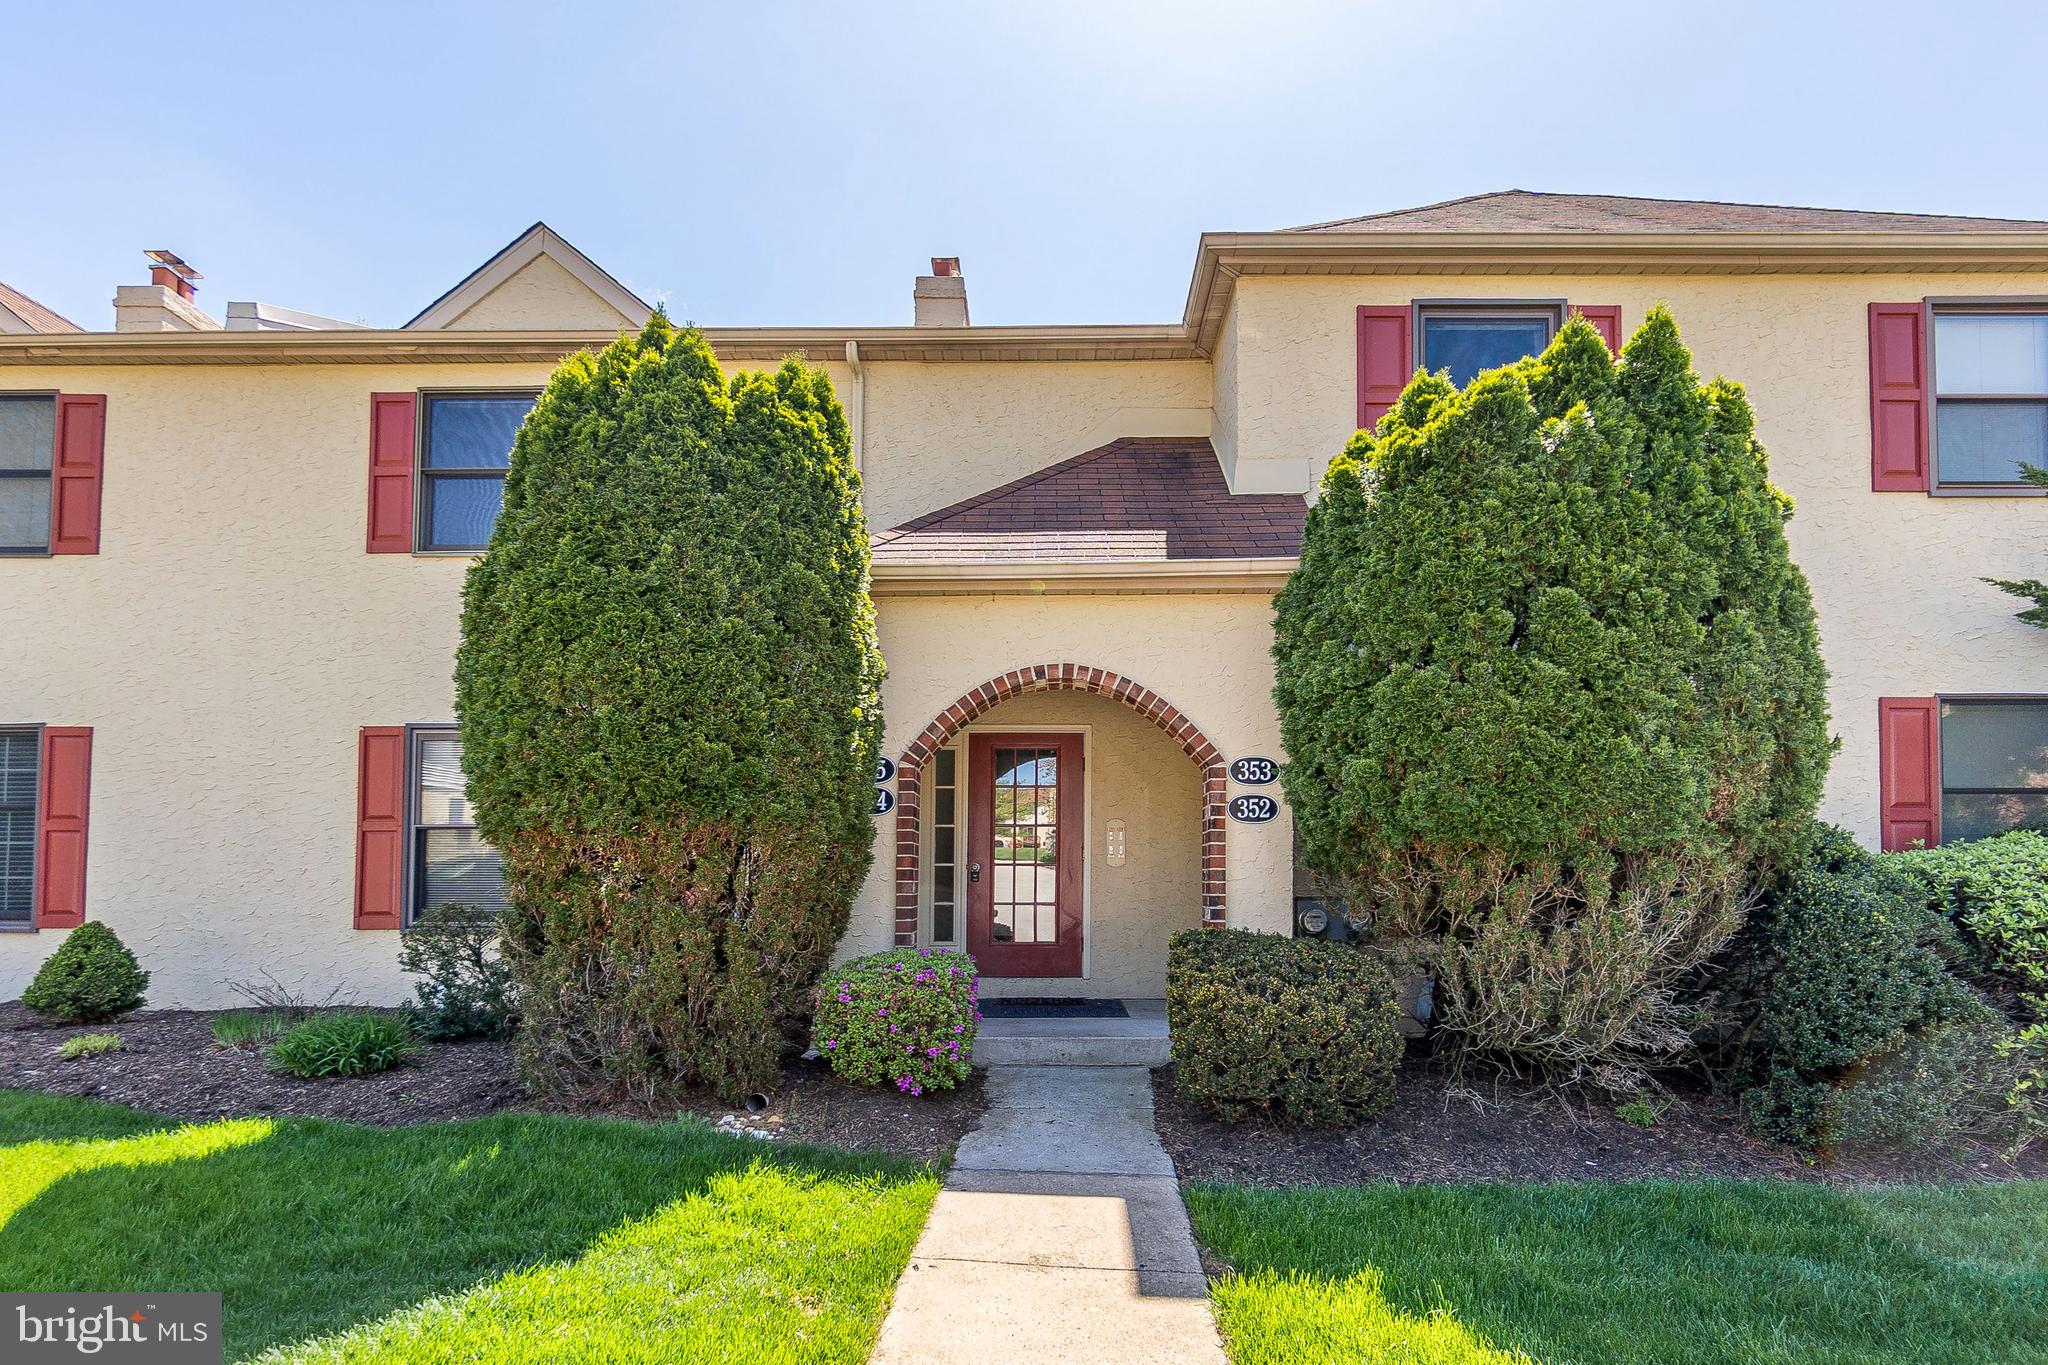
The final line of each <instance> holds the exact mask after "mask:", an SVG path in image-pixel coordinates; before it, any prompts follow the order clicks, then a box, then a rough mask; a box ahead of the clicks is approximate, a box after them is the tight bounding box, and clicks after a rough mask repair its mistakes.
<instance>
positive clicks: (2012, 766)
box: [1941, 697, 2048, 843]
mask: <svg viewBox="0 0 2048 1365" xmlns="http://www.w3.org/2000/svg"><path fill="white" fill-rule="evenodd" d="M2011 829H2048V699H2006V698H1989V697H1987V698H1982V699H1954V700H1951V699H1949V698H1943V699H1942V702H1941V839H1942V842H1943V843H1953V842H1956V841H1959V840H1963V839H1982V838H1984V837H1985V836H1986V835H1991V834H2003V833H2004V832H2005V831H2007V830H2011Z"/></svg>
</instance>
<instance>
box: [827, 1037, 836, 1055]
mask: <svg viewBox="0 0 2048 1365" xmlns="http://www.w3.org/2000/svg"><path fill="white" fill-rule="evenodd" d="M838 1046H839V1040H838V1039H837V1038H827V1039H826V1040H825V1050H826V1051H827V1052H830V1051H831V1050H832V1049H833V1048H835V1047H838Z"/></svg>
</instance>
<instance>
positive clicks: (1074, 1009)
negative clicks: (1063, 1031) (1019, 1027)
mask: <svg viewBox="0 0 2048 1365" xmlns="http://www.w3.org/2000/svg"><path fill="white" fill-rule="evenodd" d="M981 1017H982V1018H984V1019H1128V1018H1130V1017H1131V1016H1130V1011H1128V1010H1126V1009H1125V1008H1124V1002H1123V1001H1121V1000H1034V999H1031V998H1029V997H1025V998H1022V999H1020V998H1018V997H1015V996H1011V997H1007V998H1005V999H1002V1000H984V1001H982V1002H981Z"/></svg>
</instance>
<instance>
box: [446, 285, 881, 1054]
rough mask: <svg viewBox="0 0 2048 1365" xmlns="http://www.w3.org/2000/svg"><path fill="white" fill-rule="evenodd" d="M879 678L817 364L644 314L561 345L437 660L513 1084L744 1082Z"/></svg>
mask: <svg viewBox="0 0 2048 1365" xmlns="http://www.w3.org/2000/svg"><path fill="white" fill-rule="evenodd" d="M881 678H882V662H881V656H880V653H879V651H878V649H877V646H876V642H875V627H874V609H873V605H872V603H871V602H870V600H869V597H868V541H867V530H866V526H865V523H864V522H863V520H862V516H861V511H860V504H859V487H858V479H857V476H856V475H855V473H854V470H853V466H852V462H851V458H850V452H849V443H848V434H847V425H846V419H845V415H844V413H843V412H842V410H841V408H840V406H839V403H838V401H837V399H836V398H835V397H834V396H833V393H832V387H831V384H830V381H829V380H828V379H827V378H826V376H825V374H824V372H823V371H822V370H817V369H810V368H806V367H805V366H804V365H802V364H800V363H799V362H797V361H795V360H789V361H786V362H784V364H783V365H782V367H781V369H780V370H778V371H776V372H775V373H773V374H761V373H741V374H736V375H734V376H732V377H731V378H730V379H727V378H726V376H725V375H724V374H723V373H721V371H720V370H719V367H718V363H717V361H716V360H715V359H714V358H713V356H712V353H711V349H710V347H709V346H708V345H707V344H706V343H705V341H704V339H703V337H702V336H701V335H699V334H698V333H696V332H694V331H684V332H678V331H677V330H676V329H675V328H673V327H672V326H671V325H670V324H669V322H668V320H667V319H666V318H665V317H662V316H660V315H657V316H656V317H655V318H654V319H653V320H652V321H651V322H649V323H648V325H647V327H646V329H645V330H644V331H642V332H641V333H640V335H638V336H637V337H622V338H621V339H620V340H618V341H617V342H615V343H613V344H612V345H611V346H609V347H607V348H606V349H605V350H604V351H603V352H602V353H600V354H597V355H591V354H588V353H585V354H580V355H575V356H571V357H570V358H569V359H567V360H565V361H564V362H563V363H562V365H561V366H560V368H558V369H557V370H556V372H555V374H554V376H553V378H552V379H551V380H550V381H549V383H548V386H547V389H546V391H545V392H544V393H543V394H542V395H541V398H540V401H539V403H538V404H537V405H536V407H535V408H534V410H533V412H532V414H531V415H530V416H529V417H528V418H527V420H526V424H525V425H524V426H523V427H522V428H521V430H520V433H519V437H518V441H517V443H516V444H515V445H514V447H513V452H512V467H511V471H510V473H509V475H508V476H507V479H506V485H505V509H504V514H503V516H502V517H501V518H500V520H499V522H498V525H497V529H496V531H495V532H494V534H493V535H492V537H491V544H490V548H489V551H488V552H487V553H486V554H485V555H484V556H483V557H482V558H481V559H480V560H478V561H477V563H476V564H475V566H474V567H473V568H472V569H471V570H470V575H469V581H468V584H467V586H466V588H465V589H464V595H463V617H462V645H461V649H460V652H459V654H458V657H457V662H456V708H457V714H458V716H459V718H460V720H461V725H462V735H463V766H464V769H465V771H466V773H467V776H468V779H469V791H470V796H471V799H472V801H473V802H474V804H475V807H476V812H477V825H478V828H479V830H480V831H481V832H482V834H483V836H484V837H485V838H486V839H488V840H489V841H490V842H491V843H492V844H493V845H495V846H496V847H497V848H498V849H499V851H500V852H501V853H502V854H503V855H504V859H505V870H506V879H507V883H508V889H509V894H510V899H511V901H512V905H513V909H512V911H511V912H510V913H509V914H508V915H507V916H506V919H505V924H504V934H503V940H502V951H503V952H504V954H505V957H506V960H507V961H508V962H510V963H511V964H512V967H513V970H514V972H515V974H516V976H517V984H518V994H519V999H520V1003H521V1010H522V1015H523V1018H522V1021H521V1025H520V1031H519V1051H520V1059H521V1065H522V1069H523V1071H524V1073H525V1075H526V1076H527V1078H528V1080H529V1081H530V1082H531V1083H534V1084H537V1085H541V1086H546V1087H554V1088H561V1087H578V1086H585V1085H591V1084H597V1085H604V1086H608V1087H611V1088H624V1089H627V1090H630V1091H633V1092H636V1093H643V1094H644V1093H650V1092H653V1091H658V1090H663V1089H668V1088H673V1087H677V1086H685V1085H693V1084H699V1083H703V1084H709V1085H711V1086H713V1087H715V1088H717V1089H719V1090H720V1091H721V1092H724V1093H726V1094H729V1095H730V1094H737V1093H743V1092H747V1091H751V1090H756V1089H763V1088H766V1087H767V1086H768V1084H769V1083H770V1082H771V1081H772V1079H773V1078H774V1076H775V1074H776V1070H777V1065H778V1061H779V1057H780V1055H781V1053H782V1052H783V1051H784V1049H785V1048H786V1047H787V1046H788V1045H789V1044H790V1043H791V1042H793V1041H795V1040H798V1039H800V1038H801V1037H802V1036H803V1030H804V1026H805V1024H806V1022H807V1019H808V1015H809V1011H810V1008H811V1001H812V995H813V987H814V986H815V984H816V980H817V977H818V974H819V972H820V971H821V970H822V969H823V967H824V965H825V962H826V960H827V958H828V956H829V955H830V953H831V951H832V948H833V945H834V943H835V942H836V941H837V940H838V938H839V935H840V933H841V931H842V930H843V929H844V928H845V926H846V920H847V914H848V909H849V907H850V905H851V902H852V898H853V896H854V894H855V892H856V890H857V889H858V887H859V885H860V883H861V880H862V878H863V876H864V875H865V873H866V871H867V868H868V864H869V859H870V841H871V836H872V825H871V821H870V818H869V808H870V805H871V803H872V801H873V790H874V784H873V773H874V765H875V756H876V752H877V748H878V745H879V741H880V726H881V705H880V689H881Z"/></svg>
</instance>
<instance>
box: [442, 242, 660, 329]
mask: <svg viewBox="0 0 2048 1365" xmlns="http://www.w3.org/2000/svg"><path fill="white" fill-rule="evenodd" d="M630 325H631V322H630V320H629V319H628V318H627V317H626V316H625V314H623V313H621V312H619V310H618V309H616V308H614V307H612V306H611V305H610V304H609V303H606V302H605V301H604V300H603V299H601V298H599V297H598V296H597V295H595V294H593V293H591V292H590V290H589V289H587V288H585V287H584V285H583V282H582V281H581V280H579V279H577V278H576V277H575V276H574V275H571V274H570V273H569V272H568V271H567V270H566V269H564V268H563V267H562V266H561V265H560V264H559V263H558V262H556V260H555V259H554V258H553V257H552V256H544V255H543V256H536V257H534V258H533V259H532V260H530V261H528V262H527V263H526V264H525V265H523V266H521V267H519V269H518V270H516V271H514V272H513V273H512V275H511V276H510V277H509V278H508V279H506V281H505V282H504V283H503V284H501V285H499V286H498V287H497V288H496V289H493V290H492V291H491V292H490V293H488V294H486V295H485V296H484V297H482V298H480V299H478V300H477V301H476V302H475V303H474V304H472V305H470V307H469V308H468V309H467V310H466V311H464V312H463V313H462V314H461V316H459V317H457V318H456V319H455V320H454V321H453V322H450V323H449V324H448V326H449V327H451V328H457V329H464V330H468V329H475V330H499V331H508V332H509V331H517V330H520V329H521V328H538V329H544V330H564V331H566V330H573V329H579V328H585V327H590V328H609V327H621V328H622V327H628V326H630Z"/></svg>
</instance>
